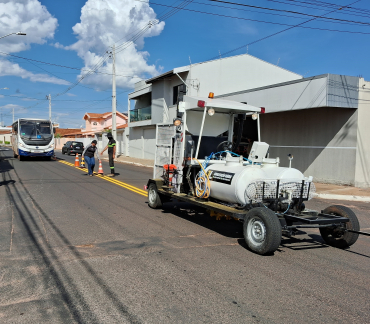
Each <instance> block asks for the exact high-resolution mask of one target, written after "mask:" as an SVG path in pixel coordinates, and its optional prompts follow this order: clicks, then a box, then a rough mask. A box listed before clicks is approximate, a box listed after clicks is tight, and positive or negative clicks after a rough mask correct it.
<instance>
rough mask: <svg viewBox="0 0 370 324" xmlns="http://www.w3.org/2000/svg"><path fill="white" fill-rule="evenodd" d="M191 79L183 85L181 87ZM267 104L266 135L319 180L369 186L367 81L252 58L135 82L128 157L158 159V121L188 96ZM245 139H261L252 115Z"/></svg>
mask: <svg viewBox="0 0 370 324" xmlns="http://www.w3.org/2000/svg"><path fill="white" fill-rule="evenodd" d="M184 84H186V85H184ZM209 92H214V93H215V98H225V99H226V98H227V99H229V100H235V101H239V102H247V103H248V104H250V105H253V106H257V107H265V108H266V114H265V115H262V116H261V140H262V141H266V142H267V143H269V144H270V147H271V148H270V155H271V156H279V157H280V159H281V166H288V159H287V158H286V156H287V154H289V153H290V154H293V156H294V160H293V167H296V168H297V169H299V170H301V171H302V172H304V173H305V175H307V176H308V175H312V176H314V180H315V181H319V182H328V183H338V184H348V185H356V186H358V187H370V129H369V127H368V126H367V121H368V120H370V118H369V117H370V83H369V82H366V81H365V80H364V79H363V78H359V77H351V76H343V75H333V74H323V75H318V76H314V77H309V78H303V77H302V76H300V75H298V74H295V73H293V72H290V71H287V70H285V69H283V68H280V67H278V66H275V65H273V64H270V63H267V62H264V61H262V60H259V59H258V58H255V57H253V56H250V55H247V54H245V55H240V56H235V57H229V58H224V59H219V60H215V61H210V62H204V63H199V64H194V65H191V66H186V67H181V68H175V69H173V70H172V71H169V72H166V73H164V74H162V75H159V76H157V77H155V78H152V79H149V80H146V81H141V82H139V83H137V84H136V87H135V91H134V92H132V93H130V94H129V104H130V103H131V102H132V100H135V102H134V104H133V105H132V106H133V107H132V108H131V109H132V110H131V111H130V121H129V155H130V156H133V157H139V158H146V159H154V149H155V125H156V124H157V123H163V122H172V120H173V118H174V117H175V113H176V101H177V97H178V96H179V98H180V100H181V95H182V94H183V93H186V94H188V95H190V96H197V95H199V96H208V93H209ZM243 136H244V137H245V138H250V139H252V140H257V134H256V127H255V125H254V124H253V121H252V120H251V119H250V118H247V120H246V121H245V124H244V131H243Z"/></svg>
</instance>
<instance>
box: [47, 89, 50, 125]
mask: <svg viewBox="0 0 370 324" xmlns="http://www.w3.org/2000/svg"><path fill="white" fill-rule="evenodd" d="M46 98H47V99H49V120H50V121H51V94H49V95H48V96H46Z"/></svg>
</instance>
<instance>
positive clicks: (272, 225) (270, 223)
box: [243, 207, 282, 255]
mask: <svg viewBox="0 0 370 324" xmlns="http://www.w3.org/2000/svg"><path fill="white" fill-rule="evenodd" d="M253 221H257V222H258V224H259V225H260V226H259V227H260V228H261V226H264V231H265V234H264V239H263V240H261V242H256V240H254V238H253V237H252V233H251V231H252V228H251V226H252V222H253ZM257 226H258V225H257ZM243 234H244V239H245V242H246V243H247V246H248V248H249V249H250V250H251V251H253V252H256V253H258V254H261V255H265V254H271V253H273V252H275V251H276V250H277V249H278V248H279V245H280V243H281V234H282V230H281V224H280V221H279V219H278V217H277V216H276V215H275V213H274V212H273V211H272V210H271V209H268V208H265V207H256V208H253V209H251V210H250V211H249V212H248V213H247V215H246V217H245V220H244V225H243Z"/></svg>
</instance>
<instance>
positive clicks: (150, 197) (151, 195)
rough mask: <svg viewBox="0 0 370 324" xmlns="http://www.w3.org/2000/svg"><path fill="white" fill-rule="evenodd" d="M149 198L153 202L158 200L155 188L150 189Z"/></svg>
mask: <svg viewBox="0 0 370 324" xmlns="http://www.w3.org/2000/svg"><path fill="white" fill-rule="evenodd" d="M148 196H149V197H148V199H149V202H150V203H151V204H154V203H155V201H156V197H157V193H156V191H155V190H154V189H150V190H149V193H148Z"/></svg>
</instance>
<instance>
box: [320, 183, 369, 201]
mask: <svg viewBox="0 0 370 324" xmlns="http://www.w3.org/2000/svg"><path fill="white" fill-rule="evenodd" d="M315 186H316V198H322V199H334V200H352V201H364V202H370V188H366V189H365V188H356V187H351V186H338V185H333V184H326V183H317V182H315Z"/></svg>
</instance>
